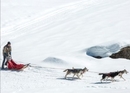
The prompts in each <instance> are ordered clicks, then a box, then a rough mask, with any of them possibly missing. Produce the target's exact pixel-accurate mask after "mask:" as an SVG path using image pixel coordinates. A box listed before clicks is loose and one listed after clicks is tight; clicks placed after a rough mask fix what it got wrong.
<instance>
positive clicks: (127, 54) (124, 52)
mask: <svg viewBox="0 0 130 93" xmlns="http://www.w3.org/2000/svg"><path fill="white" fill-rule="evenodd" d="M110 57H111V58H126V59H129V60H130V46H127V47H124V48H122V49H121V50H120V51H119V52H118V53H114V54H112V55H111V56H110Z"/></svg>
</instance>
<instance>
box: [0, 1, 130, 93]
mask: <svg viewBox="0 0 130 93" xmlns="http://www.w3.org/2000/svg"><path fill="white" fill-rule="evenodd" d="M129 25H130V1H129V0H11V1H10V0H1V50H2V48H3V46H4V45H5V44H6V43H7V42H8V41H11V44H12V58H13V59H14V60H15V61H16V62H17V63H24V64H26V63H31V65H32V67H28V68H26V69H25V70H24V71H10V70H0V71H1V93H7V92H10V93H32V92H33V93H43V92H44V93H61V92H62V93H72V92H74V93H79V92H81V93H86V92H89V93H94V92H100V93H101V92H105V93H109V92H111V93H124V92H125V93H129V91H130V78H129V77H130V74H129V73H128V74H124V75H123V77H124V78H125V79H126V81H124V80H123V79H121V78H119V77H116V78H115V79H116V80H117V81H116V82H111V81H104V82H103V83H101V82H100V79H101V76H99V75H98V73H100V72H102V73H103V72H104V73H106V72H113V71H119V70H124V69H126V70H127V71H128V72H130V68H129V65H130V61H129V60H127V59H121V58H120V59H111V58H109V57H108V56H109V55H110V54H111V53H115V52H117V51H119V50H120V49H121V48H122V47H124V46H127V45H130V43H129V42H130V36H129V34H130V31H129V30H130V26H129ZM87 54H88V55H87ZM89 55H90V56H89ZM96 55H101V56H102V57H105V58H103V59H95V58H93V57H91V56H96ZM2 58H3V57H2V52H1V58H0V59H1V64H2ZM72 67H75V68H84V67H87V68H88V69H89V72H86V73H85V74H84V76H83V77H82V78H81V79H76V78H74V79H67V80H66V79H64V76H65V72H63V70H65V69H67V68H72ZM71 76H72V75H69V77H71Z"/></svg>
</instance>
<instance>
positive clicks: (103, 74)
mask: <svg viewBox="0 0 130 93" xmlns="http://www.w3.org/2000/svg"><path fill="white" fill-rule="evenodd" d="M119 73H120V72H119V71H116V72H110V73H99V75H102V79H101V82H102V80H105V79H106V78H108V77H111V80H112V81H114V77H116V76H117V75H119Z"/></svg>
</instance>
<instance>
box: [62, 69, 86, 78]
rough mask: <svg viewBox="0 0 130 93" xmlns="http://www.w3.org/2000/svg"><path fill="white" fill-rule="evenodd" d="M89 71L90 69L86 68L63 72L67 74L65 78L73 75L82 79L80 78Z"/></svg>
mask: <svg viewBox="0 0 130 93" xmlns="http://www.w3.org/2000/svg"><path fill="white" fill-rule="evenodd" d="M86 71H88V69H87V68H86V67H85V68H83V69H76V68H72V69H65V70H64V71H63V72H66V75H65V78H67V75H69V74H73V77H74V76H75V75H76V76H77V77H78V78H80V76H81V75H82V77H83V74H84V73H85V72H86Z"/></svg>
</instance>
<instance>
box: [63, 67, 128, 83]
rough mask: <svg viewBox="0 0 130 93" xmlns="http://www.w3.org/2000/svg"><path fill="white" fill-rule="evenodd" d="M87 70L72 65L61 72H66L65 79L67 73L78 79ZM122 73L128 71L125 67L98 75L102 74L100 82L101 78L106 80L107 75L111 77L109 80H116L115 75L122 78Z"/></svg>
mask: <svg viewBox="0 0 130 93" xmlns="http://www.w3.org/2000/svg"><path fill="white" fill-rule="evenodd" d="M87 71H89V70H88V69H87V68H86V67H85V68H83V69H76V68H74V67H73V68H72V69H65V70H64V71H63V72H66V74H65V79H67V75H69V74H73V78H74V76H77V77H78V78H79V79H80V76H82V77H83V74H84V73H85V72H87ZM124 73H126V74H127V73H128V71H127V70H126V69H124V70H121V71H115V72H109V73H99V75H102V79H101V82H102V81H103V80H104V81H105V80H108V78H109V77H110V78H111V81H116V80H115V79H114V78H115V77H116V76H119V77H120V78H122V79H124V78H123V76H122V75H123V74H124ZM124 80H125V79H124Z"/></svg>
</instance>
